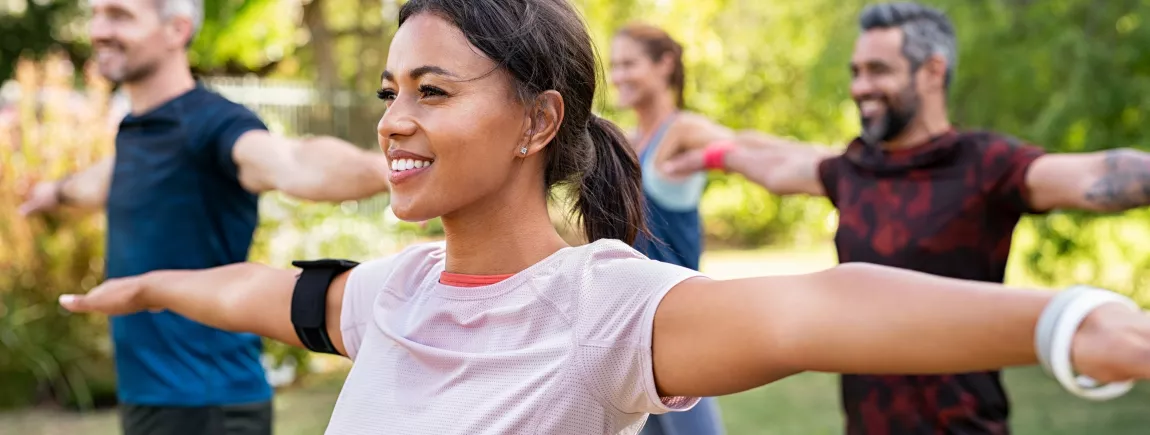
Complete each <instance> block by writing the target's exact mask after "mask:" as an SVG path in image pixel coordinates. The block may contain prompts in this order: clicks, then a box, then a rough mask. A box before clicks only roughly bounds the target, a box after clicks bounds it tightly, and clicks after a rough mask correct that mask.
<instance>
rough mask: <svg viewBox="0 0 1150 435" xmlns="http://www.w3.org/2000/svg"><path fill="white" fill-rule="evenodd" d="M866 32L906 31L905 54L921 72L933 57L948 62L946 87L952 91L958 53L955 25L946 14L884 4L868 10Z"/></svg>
mask: <svg viewBox="0 0 1150 435" xmlns="http://www.w3.org/2000/svg"><path fill="white" fill-rule="evenodd" d="M859 26H860V27H861V28H862V31H864V32H865V31H868V30H871V29H887V28H893V27H897V28H899V29H900V30H902V34H903V43H902V54H903V56H906V59H907V60H909V61H910V68H911V71H917V70H918V68H919V67H921V66H922V64H923V63H925V62H926V61H927V59H929V58H930V57H931V56H934V55H938V56H942V57H943V58H944V59H946V79H945V86H946V87H947V88H949V87H950V81H951V78H952V77H953V76H954V70H955V67H957V66H958V50H957V47H956V46H957V43H956V42H955V37H954V25H953V24H951V22H950V19H949V18H947V16H946V14H945V13H943V12H942V11H940V10H938V9H935V8H932V7H929V6H923V5H920V4H918V3H912V2H898V3H880V4H874V5H870V6H867V7H866V9H863V12H862V14H861V15H860V16H859Z"/></svg>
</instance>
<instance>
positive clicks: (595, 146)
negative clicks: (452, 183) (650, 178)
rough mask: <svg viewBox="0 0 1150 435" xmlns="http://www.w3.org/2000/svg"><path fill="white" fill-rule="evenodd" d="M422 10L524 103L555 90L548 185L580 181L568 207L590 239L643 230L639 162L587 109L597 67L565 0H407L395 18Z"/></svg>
mask: <svg viewBox="0 0 1150 435" xmlns="http://www.w3.org/2000/svg"><path fill="white" fill-rule="evenodd" d="M422 12H428V13H433V14H436V15H437V16H439V17H441V18H443V19H445V20H447V21H449V22H451V23H452V24H454V25H455V26H456V27H457V28H459V30H460V31H461V32H463V34H464V35H465V36H466V37H467V40H468V41H469V42H470V43H471V45H474V46H475V47H476V48H478V49H479V50H480V51H482V52H483V54H485V55H486V56H487V57H488V58H490V59H492V60H494V61H495V63H496V64H498V65H499V68H503V69H504V70H506V71H507V72H508V73H509V74H510V75H511V77H512V79H513V81H514V83H515V88H516V94H517V97H518V98H519V99H520V100H521V101H523V102H525V103H526V102H529V101H531V100H532V99H533V98H534V97H535V96H536V95H538V94H540V93H542V92H544V91H547V90H555V91H557V92H559V94H560V95H562V97H563V103H564V116H563V122H562V124H560V125H559V130H558V132H557V133H556V135H555V139H554V140H552V142H551V143H550V144H549V145H548V146H547V148H546V149H545V151H544V152H545V153H546V154H545V155H546V159H547V166H546V168H545V172H544V178H545V180H544V182H545V183H546V187H547V190H548V191H550V189H551V188H552V187H555V186H557V185H578V186H579V192H578V193H579V196H578V199H577V200H576V201H575V204H574V208H573V209H572V210H571V211H572V213H573V214H576V215H577V217H578V218H579V219H580V221H581V222H582V225H583V232H584V235H585V236H586V237H587V239H588V241H595V240H598V239H619V240H622V241H624V242H627V243H631V242H633V241H634V240H635V237H636V236H637V235H639V234H640V233H644V234H645V233H646V224H645V222H644V218H643V190H642V178H641V175H640V172H639V171H640V169H639V162H638V159H637V158H636V157H635V153H634V151H633V150H632V149H631V147H630V146H629V145H628V143H627V139H626V138H625V137H624V135H623V132H622V131H620V130H619V128H618V127H616V126H615V125H614V124H612V123H611V122H610V121H607V120H605V119H602V118H599V117H598V116H595V115H594V114H593V113H591V103H592V101H593V100H594V98H595V88H596V86H597V85H598V83H599V79H600V78H601V74H600V71H599V62H598V59H597V58H596V55H595V50H594V46H593V45H592V42H591V37H590V35H588V33H587V28H586V26H585V25H584V24H583V21H582V20H581V19H580V17H579V14H578V12H576V10H575V9H574V8H573V7H572V6H571V5H570V4H569V3H567V1H566V0H411V1H408V2H407V3H405V4H404V5H403V7H402V8H401V9H400V11H399V25H400V26H402V25H403V23H404V21H407V19H409V18H411V17H412V16H414V15H416V14H418V13H422Z"/></svg>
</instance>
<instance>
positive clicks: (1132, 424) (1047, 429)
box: [0, 368, 1150, 435]
mask: <svg viewBox="0 0 1150 435" xmlns="http://www.w3.org/2000/svg"><path fill="white" fill-rule="evenodd" d="M341 376H342V373H334V374H332V376H331V377H329V378H327V379H322V380H320V381H318V382H312V383H310V384H309V385H307V386H305V387H302V388H294V389H290V390H286V391H282V392H280V393H279V394H277V396H276V434H277V435H315V434H322V433H323V430H324V428H325V427H326V425H327V421H328V418H329V417H330V416H331V411H332V408H333V407H334V404H335V399H336V396H337V395H338V394H339V388H340V385H341V384H342V377H341ZM1006 383H1007V389H1008V391H1009V394H1010V396H1011V399H1012V402H1013V416H1012V419H1011V421H1012V425H1013V429H1014V433H1015V434H1017V435H1081V434H1090V435H1145V434H1146V433H1147V432H1148V431H1147V428H1148V427H1150V386H1147V385H1145V384H1143V385H1139V386H1138V387H1137V388H1135V389H1134V391H1132V392H1131V393H1130V394H1129V395H1127V396H1125V397H1122V398H1120V399H1117V400H1113V401H1110V402H1104V403H1095V402H1090V401H1086V400H1083V399H1078V398H1076V397H1073V396H1071V395H1069V394H1068V393H1065V392H1063V391H1062V389H1061V388H1060V387H1059V386H1058V384H1057V383H1056V382H1055V381H1053V380H1051V379H1050V378H1048V377H1046V375H1045V374H1043V373H1042V372H1041V371H1040V370H1038V369H1035V368H1020V369H1011V370H1007V372H1006ZM837 388H838V384H837V378H836V377H835V376H834V375H830V374H825V373H805V374H802V375H798V376H793V377H790V378H787V379H784V380H782V381H779V382H776V383H774V384H771V385H768V386H766V387H762V388H758V389H754V390H751V391H747V392H744V393H740V394H735V395H731V396H726V397H722V398H720V399H719V403H720V406H721V409H722V414H723V420H724V422H725V424H726V427H727V430H728V433H729V434H731V435H784V434H785V435H793V434H801V435H824V434H825V435H839V434H841V433H842V415H841V413H840V412H839V402H838V389H837ZM117 425H118V421H117V419H116V415H115V413H114V411H101V412H96V413H89V414H74V413H62V412H55V411H45V410H37V411H23V412H19V413H9V414H0V428H3V430H0V432H2V433H5V434H7V433H12V434H29V435H75V434H85V435H115V434H117V430H118V426H117Z"/></svg>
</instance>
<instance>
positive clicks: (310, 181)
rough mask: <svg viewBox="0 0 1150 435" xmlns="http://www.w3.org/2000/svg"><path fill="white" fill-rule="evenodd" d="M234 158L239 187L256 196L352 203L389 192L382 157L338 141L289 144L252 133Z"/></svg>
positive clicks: (239, 143) (323, 139)
mask: <svg viewBox="0 0 1150 435" xmlns="http://www.w3.org/2000/svg"><path fill="white" fill-rule="evenodd" d="M232 157H233V159H234V160H235V162H236V166H237V167H238V168H239V178H240V183H241V184H243V186H244V188H245V189H247V190H249V191H252V192H264V191H268V190H279V191H281V192H284V193H286V194H288V195H291V196H294V197H296V198H300V199H306V200H312V201H347V200H355V199H363V198H368V197H371V196H373V195H375V194H378V193H381V192H386V191H387V189H388V182H387V175H388V172H389V171H388V167H387V160H386V158H385V157H384V155H383V153H375V152H368V151H364V150H362V149H360V148H357V147H356V146H354V145H352V144H350V143H348V142H345V141H343V140H340V139H337V138H334V137H316V138H309V139H290V138H286V137H283V136H280V135H276V134H272V133H269V132H267V131H265V130H252V131H249V132H247V133H244V134H243V136H240V138H239V140H237V141H236V144H235V147H234V148H232Z"/></svg>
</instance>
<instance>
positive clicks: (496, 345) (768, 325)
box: [61, 0, 1150, 435]
mask: <svg viewBox="0 0 1150 435" xmlns="http://www.w3.org/2000/svg"><path fill="white" fill-rule="evenodd" d="M399 23H400V27H399V30H398V32H397V33H396V35H395V37H394V39H393V41H392V45H391V48H390V50H389V51H388V59H387V69H386V71H385V72H384V73H383V76H382V87H381V89H380V91H379V96H380V98H381V99H383V100H384V101H385V102H386V105H387V109H386V112H385V113H384V115H383V117H382V119H381V120H380V122H379V125H378V133H379V139H380V146H381V147H382V148H383V149H384V150H385V151H386V152H387V153H388V154H389V156H390V163H391V165H392V173H391V181H392V186H391V192H392V196H391V199H392V204H391V206H392V209H393V210H394V212H395V214H396V215H397V216H399V217H400V218H402V219H404V220H407V221H420V220H426V219H430V218H433V217H442V219H443V226H444V229H445V231H446V241H445V242H444V243H433V244H425V245H417V246H413V247H411V248H408V249H407V250H405V251H403V252H401V253H399V254H397V255H394V256H391V257H388V258H382V259H377V260H373V261H369V262H366V263H363V264H360V265H358V266H357V267H354V268H352V269H350V271H349V272H346V273H338V274H336V275H335V277H334V279H330V278H328V279H322V277H321V278H316V275H310V277H309V275H307V274H306V273H305V275H303V277H302V278H301V279H300V280H299V281H298V283H297V279H296V276H297V273H296V272H295V271H292V270H283V269H277V268H271V267H267V266H262V265H258V264H236V265H228V266H222V267H218V268H214V269H209V270H204V271H162V272H153V273H148V274H146V275H142V276H138V277H134V278H126V279H118V280H109V281H108V282H106V283H104V284H103V285H101V286H100V287H99V288H97V289H95V290H93V291H92V292H90V293H88V294H87V295H83V296H80V295H67V296H64V297H62V298H61V303H62V304H63V305H64V307H66V308H67V309H69V310H72V311H95V312H102V313H107V314H111V315H122V314H128V313H132V312H137V311H141V310H161V309H167V310H172V311H174V312H176V313H179V314H181V315H184V316H186V317H188V318H191V319H193V320H196V321H199V322H202V323H205V324H208V325H212V326H215V327H218V328H221V329H226V330H231V331H246V332H252V333H256V334H259V335H262V336H265V337H270V338H273V339H277V340H280V341H284V342H287V343H291V344H295V345H302V343H303V342H304V340H307V342H308V343H310V344H309V345H308V347H309V348H312V349H316V348H319V347H323V348H327V346H329V345H330V349H331V351H333V352H337V353H340V354H343V355H347V356H348V357H350V358H351V359H352V360H354V366H353V368H352V370H351V373H350V374H349V376H348V379H347V381H346V383H345V385H344V388H343V391H342V392H341V394H340V397H339V400H338V403H337V404H336V407H335V410H334V412H333V414H332V416H331V422H330V424H329V426H328V430H327V432H328V433H330V434H360V433H394V434H412V435H418V434H428V435H451V434H634V433H636V432H638V431H639V429H640V428H641V427H642V425H643V423H644V421H645V419H646V417H647V416H648V415H649V414H651V413H665V412H670V411H681V410H685V409H689V408H690V407H691V406H692V405H693V404H694V403H695V402H696V401H697V397H702V396H720V395H726V394H732V393H736V392H740V391H744V390H748V389H751V388H755V387H758V386H761V385H764V384H767V383H770V382H773V381H776V380H778V379H782V378H784V377H786V376H789V375H792V374H795V373H798V372H802V371H806V370H814V371H826V372H849V373H900V374H913V373H954V372H965V371H974V370H986V369H996V368H1001V367H1004V366H1012V365H1022V364H1034V363H1035V362H1036V361H1039V360H1040V359H1041V360H1042V361H1043V362H1044V363H1048V364H1049V365H1050V366H1051V367H1055V369H1058V368H1059V367H1062V368H1063V369H1065V370H1069V361H1070V360H1071V359H1070V355H1071V354H1072V355H1073V363H1074V367H1073V368H1074V369H1075V370H1077V371H1078V372H1080V373H1084V374H1087V375H1090V376H1094V377H1095V378H1096V379H1098V380H1100V381H1121V380H1127V379H1135V378H1137V379H1143V378H1147V377H1150V358H1146V356H1147V355H1150V319H1148V318H1147V317H1146V316H1145V315H1143V314H1141V313H1139V312H1137V311H1136V310H1131V309H1128V308H1126V307H1123V306H1121V304H1119V303H1113V304H1106V306H1103V307H1099V308H1097V309H1096V310H1095V309H1093V308H1094V307H1095V306H1096V305H1098V304H1097V303H1094V304H1093V305H1091V301H1095V302H1099V301H1102V302H1105V301H1108V300H1109V299H1107V298H1108V297H1109V296H1108V295H1112V293H1107V292H1101V291H1099V292H1089V291H1087V292H1068V293H1064V294H1065V295H1069V296H1059V297H1058V298H1055V295H1056V294H1057V293H1054V292H1046V291H1026V290H1008V289H1005V288H1003V287H1002V286H1001V285H996V284H988V283H977V282H968V281H961V280H955V279H944V278H938V277H932V276H928V275H925V274H920V273H915V272H906V271H900V270H896V269H892V268H885V267H879V266H868V265H859V264H853V265H843V266H839V267H835V268H833V269H829V270H826V271H822V272H818V273H812V274H805V275H794V276H782V277H762V278H754V279H743V280H734V281H715V280H710V279H707V278H705V277H701V276H699V274H698V273H697V272H694V271H692V270H688V269H685V268H682V267H679V266H674V265H670V264H667V263H661V262H656V261H652V260H649V259H646V258H644V257H643V256H641V255H639V254H638V253H637V252H636V251H634V250H633V249H632V248H631V247H629V246H628V244H627V243H628V242H630V241H632V240H633V239H634V237H635V236H636V234H637V233H638V232H641V231H642V229H643V216H642V207H643V205H642V203H641V201H640V198H641V197H642V192H641V190H640V189H641V185H640V169H639V166H638V164H637V162H636V159H635V156H634V153H633V152H632V151H631V150H630V147H629V146H628V145H627V142H626V139H625V138H624V137H623V135H622V134H621V132H620V131H619V130H618V129H617V128H616V127H615V126H613V125H612V124H611V123H609V122H607V121H605V120H603V119H600V118H598V117H595V116H594V115H593V114H592V113H591V107H592V100H593V97H594V95H595V88H596V83H597V81H598V76H597V62H596V58H595V55H594V51H593V48H592V44H591V40H590V38H589V36H588V34H587V31H586V29H585V27H584V25H583V24H582V22H581V21H580V19H579V16H578V14H577V12H576V11H575V10H574V9H573V8H572V7H571V5H570V4H568V3H567V1H566V0H527V1H524V0H485V1H475V0H412V1H409V2H407V3H406V4H405V5H404V6H403V8H402V10H401V11H400V16H399ZM560 184H568V185H570V186H572V187H573V188H574V192H575V193H577V197H578V198H577V200H576V202H575V204H574V210H573V211H574V213H575V214H577V215H579V216H581V218H582V222H583V229H584V232H585V233H586V235H587V237H588V239H589V240H590V243H589V244H586V245H583V246H578V247H572V246H568V244H566V243H565V242H564V240H563V239H562V238H561V237H560V236H559V234H558V233H557V232H556V230H555V228H554V227H553V226H552V223H551V220H550V219H549V218H548V214H547V197H548V193H549V192H550V190H551V189H552V187H554V186H557V185H560ZM317 279H319V281H317ZM305 281H307V282H306V283H305ZM317 283H318V284H317ZM297 284H298V285H297ZM317 285H319V288H321V289H322V290H323V291H326V294H324V293H323V292H322V291H321V292H319V293H314V292H313V293H300V291H301V290H299V289H300V288H305V287H306V288H308V289H311V290H312V291H314V290H315V288H316V286H317ZM293 292H295V293H293ZM317 294H318V295H319V296H318V297H317V299H314V303H313V304H308V303H307V300H308V299H307V298H308V297H309V295H310V297H316V295H317ZM1052 298H1053V299H1052ZM293 300H294V301H295V303H296V305H298V306H296V307H293ZM1052 301H1053V302H1052ZM1063 302H1065V303H1063ZM309 309H310V310H311V312H310V313H309V312H308V310H309ZM293 310H294V314H293ZM301 310H302V311H301ZM1091 312H1092V313H1091ZM1044 313H1046V314H1044ZM1052 313H1053V314H1052ZM1060 313H1061V314H1060ZM1067 313H1069V314H1067ZM1075 313H1077V314H1078V317H1079V318H1080V317H1085V321H1084V322H1083V323H1082V326H1081V328H1078V327H1077V326H1078V325H1077V324H1076V323H1075V322H1074V320H1075V317H1074V316H1075V315H1076V314H1075ZM1087 314H1089V315H1087ZM317 315H319V316H317ZM1040 316H1043V317H1042V318H1043V319H1046V320H1043V322H1040V321H1039V320H1040ZM307 319H311V320H310V321H315V319H322V320H321V321H320V323H318V325H320V326H318V327H316V329H308V325H307V322H308V321H309V320H307ZM1049 319H1053V320H1054V322H1053V323H1049V324H1047V320H1049ZM1059 319H1061V320H1066V319H1070V320H1066V321H1059ZM293 322H294V323H295V325H294V326H293ZM1044 325H1046V326H1044ZM1050 325H1056V326H1057V327H1056V328H1053V329H1051V327H1049V326H1050ZM1066 325H1070V326H1069V327H1067V326H1066ZM297 326H298V327H299V332H297V328H296V327H297ZM312 326H315V325H312ZM317 330H318V331H319V332H320V333H322V334H321V335H322V336H323V337H320V338H316V337H317V336H316V333H317ZM1049 331H1053V332H1050V333H1047V332H1049ZM1059 331H1061V332H1059ZM1075 331H1077V332H1075ZM1036 335H1037V337H1038V338H1037V340H1036ZM301 336H303V337H307V338H303V339H301ZM1048 337H1053V338H1051V339H1047V338H1048ZM1071 337H1072V338H1073V341H1072V345H1071V341H1069V339H1070V338H1071ZM173 339H178V337H173ZM325 340H326V341H325ZM1059 340H1062V341H1059ZM1036 342H1037V343H1038V346H1037V347H1038V351H1036V349H1035V343H1036ZM316 343H319V344H316ZM1049 343H1052V345H1050V346H1048V344H1049ZM1051 349H1052V350H1051ZM1140 358H1141V359H1140ZM221 369H222V370H223V369H226V368H221ZM1065 370H1063V371H1065ZM1059 373H1062V372H1059ZM1064 385H1071V384H1067V383H1064ZM1073 385H1077V384H1073ZM1073 385H1071V386H1073ZM1068 388H1070V387H1069V386H1068ZM1075 388H1077V387H1075Z"/></svg>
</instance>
